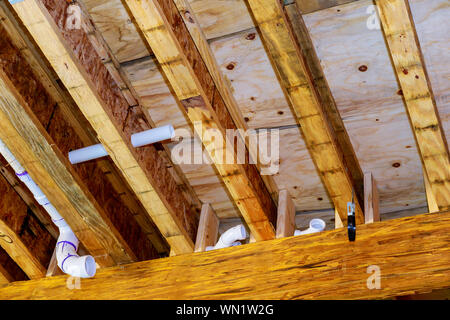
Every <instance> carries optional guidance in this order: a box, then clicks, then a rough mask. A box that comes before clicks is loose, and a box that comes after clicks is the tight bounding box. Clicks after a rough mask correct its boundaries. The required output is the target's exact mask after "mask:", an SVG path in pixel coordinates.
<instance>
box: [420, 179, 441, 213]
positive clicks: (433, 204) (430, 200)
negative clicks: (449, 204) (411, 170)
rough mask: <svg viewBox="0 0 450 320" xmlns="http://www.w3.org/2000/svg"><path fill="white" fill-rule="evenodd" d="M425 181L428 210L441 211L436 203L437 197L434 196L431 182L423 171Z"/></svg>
mask: <svg viewBox="0 0 450 320" xmlns="http://www.w3.org/2000/svg"><path fill="white" fill-rule="evenodd" d="M423 181H424V183H425V193H426V195H427V204H428V211H429V212H431V213H435V212H439V206H438V205H437V203H436V199H435V198H434V194H433V191H432V190H431V186H430V182H429V181H428V177H427V175H426V173H425V171H424V172H423Z"/></svg>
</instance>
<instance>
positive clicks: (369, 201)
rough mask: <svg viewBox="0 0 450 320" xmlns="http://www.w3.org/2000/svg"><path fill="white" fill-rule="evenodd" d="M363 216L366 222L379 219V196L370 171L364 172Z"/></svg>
mask: <svg viewBox="0 0 450 320" xmlns="http://www.w3.org/2000/svg"><path fill="white" fill-rule="evenodd" d="M364 218H365V220H366V223H374V222H378V221H380V198H379V196H378V188H377V184H376V182H375V179H374V178H373V176H372V173H371V172H367V173H365V174H364Z"/></svg>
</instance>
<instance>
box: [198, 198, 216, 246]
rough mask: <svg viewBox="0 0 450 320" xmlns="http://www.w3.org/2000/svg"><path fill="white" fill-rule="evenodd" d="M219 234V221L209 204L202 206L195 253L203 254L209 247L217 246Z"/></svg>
mask: <svg viewBox="0 0 450 320" xmlns="http://www.w3.org/2000/svg"><path fill="white" fill-rule="evenodd" d="M218 233H219V219H218V218H217V216H216V214H215V212H214V210H213V208H211V206H210V205H209V204H207V203H206V204H204V205H203V206H202V212H201V214H200V222H199V223H198V231H197V240H196V241H195V250H194V251H195V252H203V251H205V249H206V247H208V246H215V245H216V242H217V235H218Z"/></svg>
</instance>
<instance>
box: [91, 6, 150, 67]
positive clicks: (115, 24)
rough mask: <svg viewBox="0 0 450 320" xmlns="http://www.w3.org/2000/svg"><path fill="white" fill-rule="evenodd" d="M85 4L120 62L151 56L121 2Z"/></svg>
mask: <svg viewBox="0 0 450 320" xmlns="http://www.w3.org/2000/svg"><path fill="white" fill-rule="evenodd" d="M83 3H84V4H85V5H86V8H87V9H88V11H89V13H90V15H91V16H92V19H93V20H94V21H95V25H96V27H97V28H98V30H99V31H101V32H102V34H103V37H104V38H105V41H106V43H107V44H108V45H109V47H110V48H111V51H112V52H113V53H114V55H115V56H116V58H117V60H118V61H119V62H125V61H130V60H134V59H138V58H142V57H145V56H148V55H149V49H148V48H147V47H146V46H145V44H144V42H143V41H142V39H141V37H140V35H139V33H137V31H136V27H135V26H134V24H133V22H132V20H131V19H130V16H129V15H128V12H127V11H126V9H125V7H124V6H123V5H122V2H121V1H120V0H83Z"/></svg>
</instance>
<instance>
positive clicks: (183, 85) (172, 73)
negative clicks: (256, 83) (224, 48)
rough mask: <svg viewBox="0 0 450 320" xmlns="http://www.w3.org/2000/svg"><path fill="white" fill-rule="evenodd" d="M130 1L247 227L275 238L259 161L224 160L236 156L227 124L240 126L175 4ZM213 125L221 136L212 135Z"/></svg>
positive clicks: (271, 205) (273, 212) (273, 211)
mask: <svg viewBox="0 0 450 320" xmlns="http://www.w3.org/2000/svg"><path fill="white" fill-rule="evenodd" d="M127 4H128V7H129V9H130V11H131V12H132V13H133V15H134V17H135V19H136V21H137V23H138V25H139V27H140V29H141V30H142V32H143V33H144V35H145V37H146V39H147V42H148V43H149V45H150V47H151V48H152V51H153V52H154V53H155V56H156V58H157V59H158V61H159V63H160V64H161V67H162V69H163V71H164V73H165V75H166V77H167V78H168V80H169V82H170V84H171V86H172V88H173V90H174V92H175V94H176V96H177V99H178V100H179V101H180V102H181V104H182V105H183V107H184V109H185V111H186V114H187V116H188V117H189V119H190V121H191V123H192V124H193V126H194V129H195V131H196V134H197V136H198V137H199V138H200V140H201V141H202V143H203V144H204V146H205V148H206V150H207V151H208V154H209V156H210V157H211V159H212V160H213V162H214V164H215V167H216V169H217V171H218V172H219V174H220V175H221V177H222V178H223V181H224V183H225V185H226V186H227V189H228V192H229V193H230V195H231V197H232V198H233V199H234V201H235V203H236V206H237V207H238V208H239V209H240V211H241V214H242V216H243V217H244V219H245V220H246V222H247V224H248V225H249V228H250V229H251V230H252V232H253V233H254V234H255V236H257V239H258V240H267V239H272V238H274V236H275V231H274V227H273V225H275V223H276V221H275V219H276V207H275V205H274V203H273V201H272V198H271V195H270V193H269V192H268V190H267V188H266V186H265V185H264V182H263V180H262V179H261V176H260V175H259V173H258V170H257V168H256V166H255V165H248V164H244V165H239V164H224V162H225V161H224V159H225V157H224V158H222V159H221V156H224V155H225V153H231V157H232V158H234V152H235V150H230V149H231V148H227V147H226V146H227V143H226V141H228V139H227V138H225V137H226V135H225V129H236V125H235V124H234V122H233V119H232V117H231V116H230V113H229V112H228V110H227V108H226V105H225V102H224V100H223V98H222V95H221V94H220V92H219V90H218V89H217V87H216V85H215V83H214V79H213V77H212V76H211V74H210V73H209V71H208V68H207V66H206V64H205V63H204V61H203V59H202V57H201V55H200V53H199V51H198V50H197V48H196V45H195V42H194V40H193V39H192V37H191V35H190V34H189V31H188V29H187V27H186V26H185V24H184V22H183V19H182V17H181V16H180V13H179V11H178V9H177V7H176V6H175V4H174V3H173V2H172V1H142V2H137V1H134V0H133V1H127ZM196 122H197V123H199V124H201V125H195V123H196ZM213 130H214V131H216V132H218V133H219V138H217V139H211V138H210V137H209V135H210V134H211V132H212V131H213ZM222 151H223V152H222ZM245 151H246V154H247V155H246V159H248V150H247V149H246V150H245Z"/></svg>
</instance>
